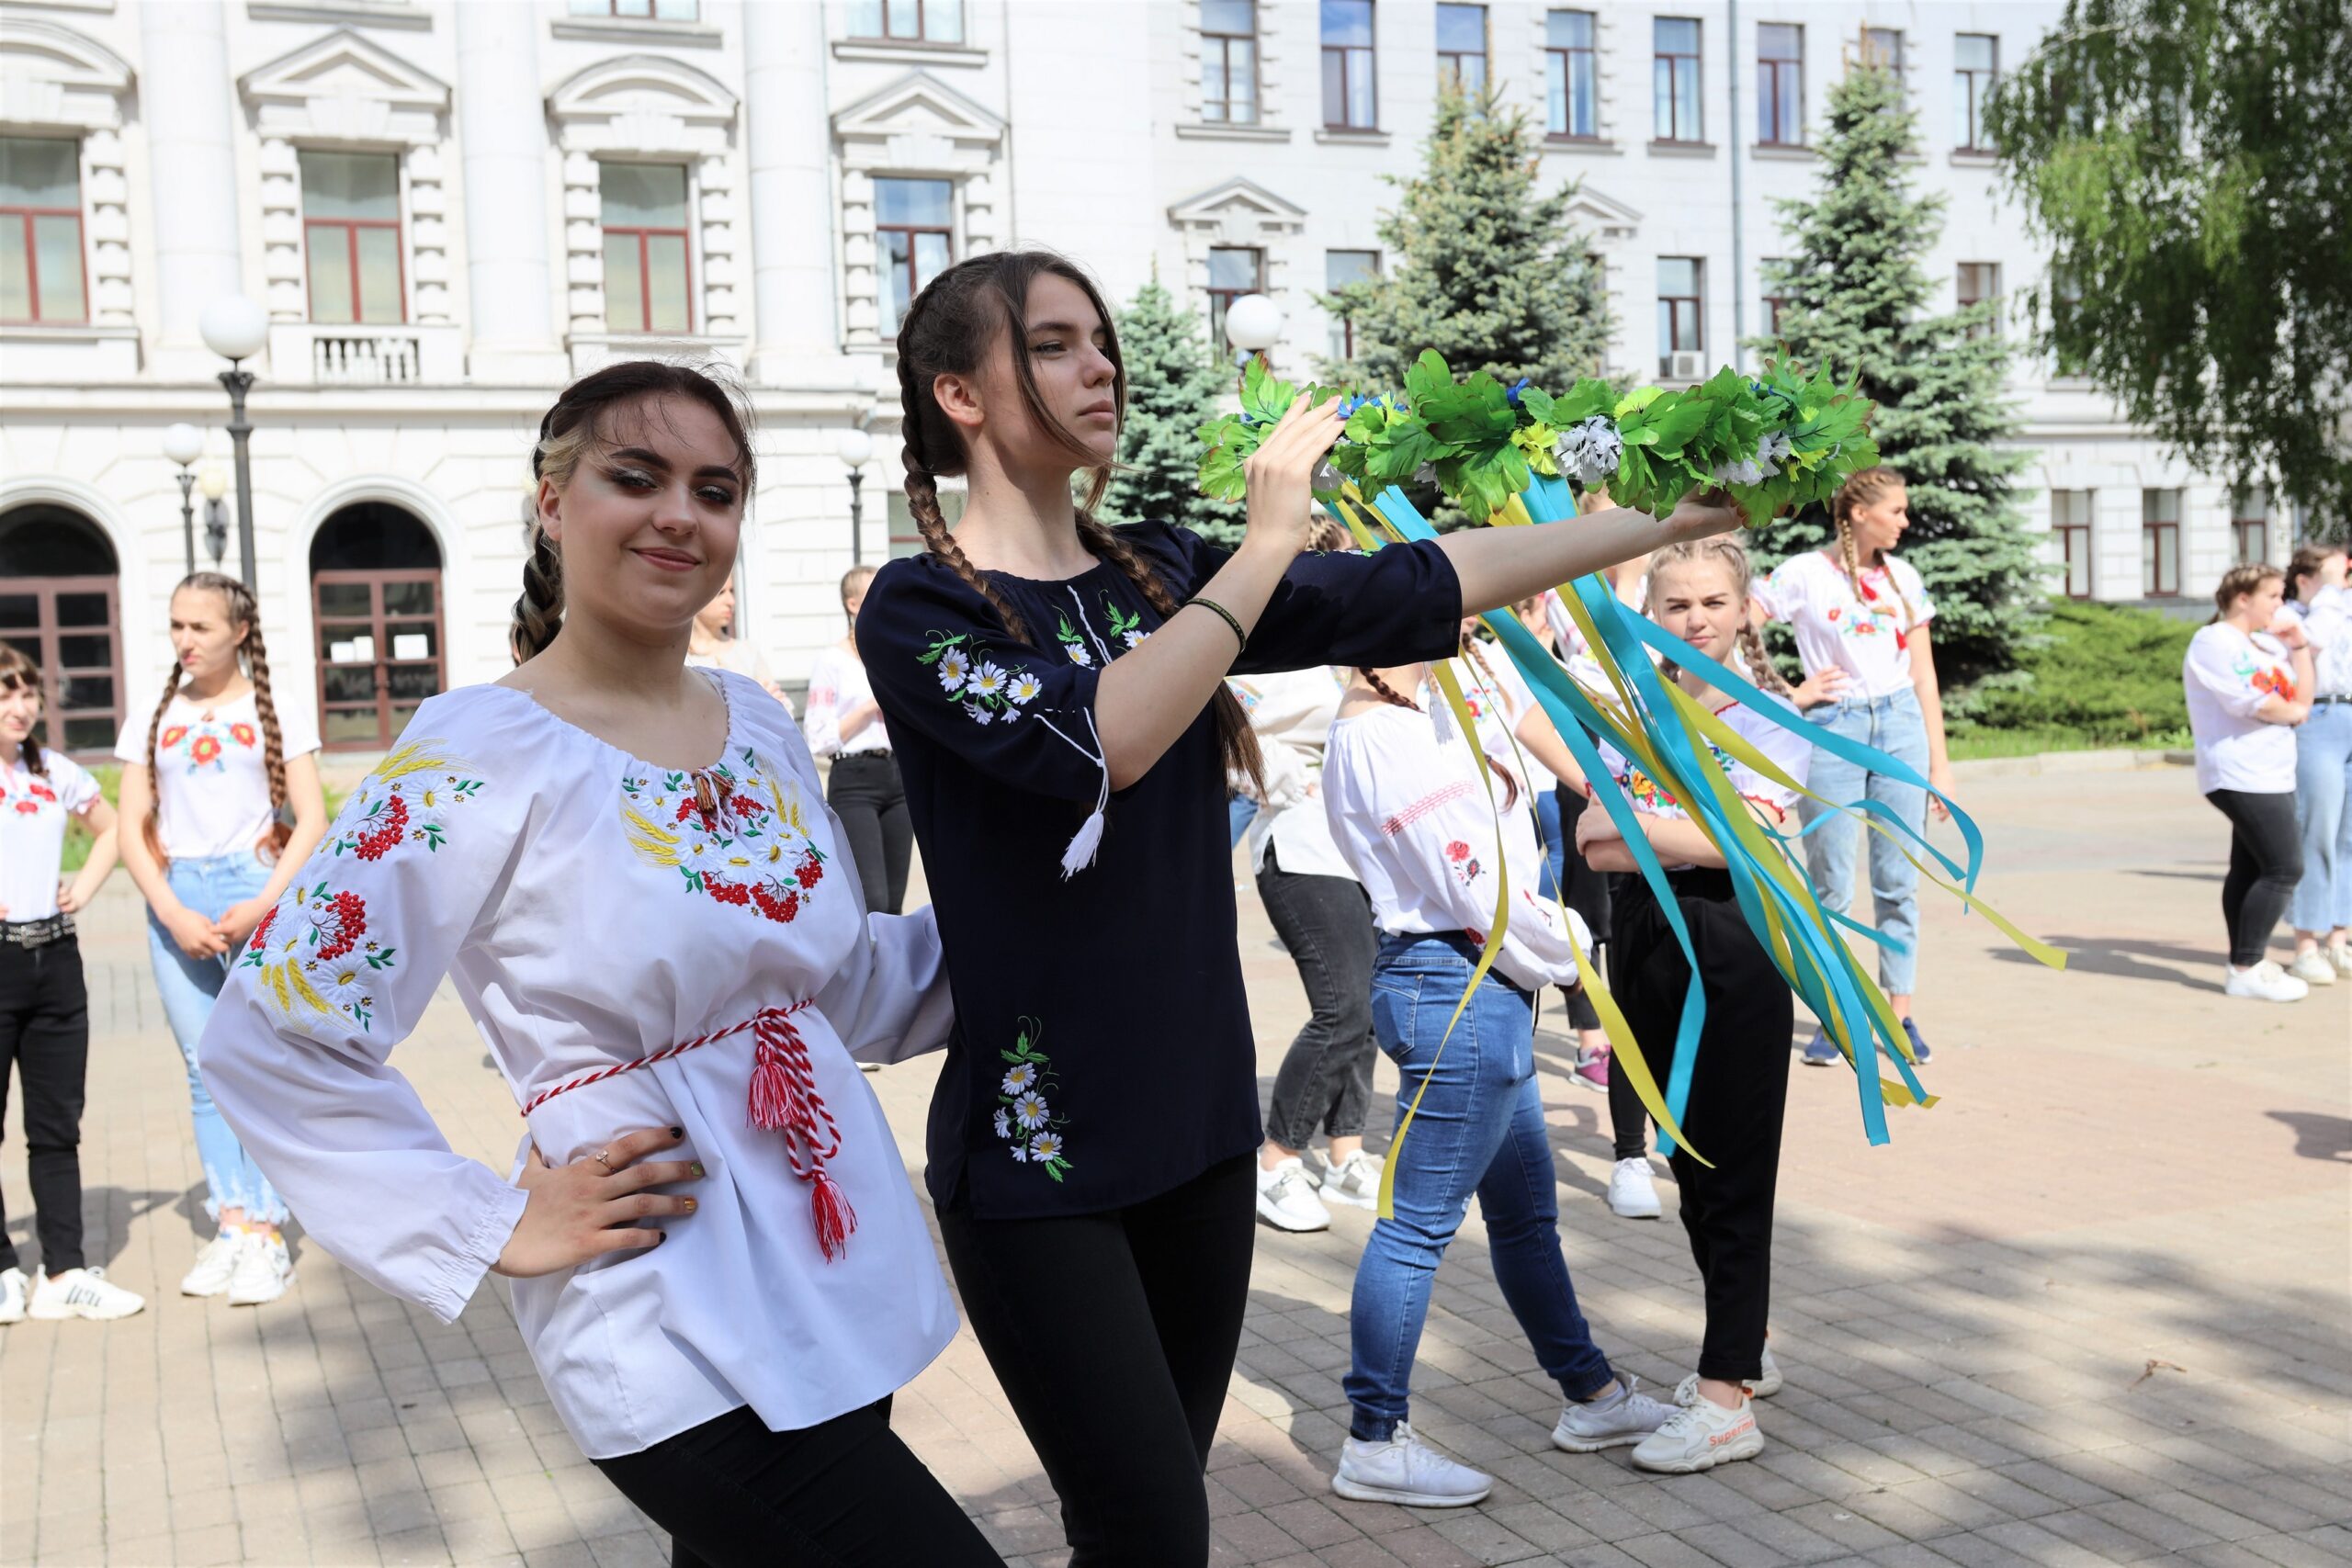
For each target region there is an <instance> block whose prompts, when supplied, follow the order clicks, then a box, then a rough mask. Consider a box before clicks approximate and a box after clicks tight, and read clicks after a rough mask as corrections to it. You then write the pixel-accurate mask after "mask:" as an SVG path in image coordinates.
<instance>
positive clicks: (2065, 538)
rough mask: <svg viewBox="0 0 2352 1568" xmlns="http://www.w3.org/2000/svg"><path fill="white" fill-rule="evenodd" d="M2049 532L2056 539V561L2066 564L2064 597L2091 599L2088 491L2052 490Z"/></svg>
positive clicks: (2089, 504)
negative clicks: (2057, 559)
mask: <svg viewBox="0 0 2352 1568" xmlns="http://www.w3.org/2000/svg"><path fill="white" fill-rule="evenodd" d="M2050 532H2051V533H2052V535H2054V536H2056V537H2057V540H2058V558H2059V559H2060V560H2062V561H2064V562H2065V564H2066V596H2067V597H2068V598H2070V599H2087V598H2089V597H2090V596H2091V492H2090V491H2086V490H2053V491H2051V492H2050Z"/></svg>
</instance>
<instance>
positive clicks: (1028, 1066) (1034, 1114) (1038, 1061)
mask: <svg viewBox="0 0 2352 1568" xmlns="http://www.w3.org/2000/svg"><path fill="white" fill-rule="evenodd" d="M1044 1032H1045V1026H1044V1025H1042V1024H1040V1023H1039V1022H1038V1021H1036V1020H1035V1019H1034V1018H1024V1019H1022V1020H1021V1021H1020V1025H1019V1032H1018V1033H1017V1034H1015V1035H1014V1037H1013V1042H1012V1049H1010V1050H1000V1051H998V1053H997V1055H1000V1056H1001V1057H1003V1058H1004V1061H1005V1064H1006V1065H1005V1071H1004V1081H1003V1084H1002V1086H1001V1089H1002V1092H1001V1093H1000V1094H998V1096H997V1110H996V1113H995V1115H994V1116H993V1118H991V1124H992V1125H993V1126H994V1127H995V1129H996V1135H997V1136H998V1137H999V1138H1001V1139H1002V1140H1003V1141H1004V1142H1005V1143H1007V1144H1009V1145H1012V1148H1011V1153H1012V1160H1013V1163H1014V1164H1015V1165H1034V1166H1042V1167H1044V1168H1045V1171H1046V1175H1047V1176H1049V1177H1051V1178H1053V1179H1055V1180H1056V1181H1059V1180H1062V1179H1064V1177H1065V1175H1066V1174H1067V1173H1068V1172H1069V1168H1070V1163H1069V1152H1068V1150H1069V1143H1068V1140H1067V1135H1066V1134H1065V1133H1064V1132H1063V1129H1064V1127H1066V1126H1067V1125H1068V1124H1069V1117H1067V1116H1057V1115H1055V1114H1054V1111H1053V1108H1052V1106H1050V1105H1049V1104H1047V1103H1046V1090H1047V1089H1050V1088H1052V1087H1053V1084H1054V1081H1055V1073H1054V1066H1053V1058H1052V1057H1050V1056H1048V1055H1046V1054H1045V1053H1044V1052H1043V1051H1040V1050H1038V1049H1037V1041H1038V1038H1039V1036H1041V1035H1042V1034H1043V1033H1044Z"/></svg>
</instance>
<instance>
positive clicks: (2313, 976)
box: [2287, 947, 2335, 986]
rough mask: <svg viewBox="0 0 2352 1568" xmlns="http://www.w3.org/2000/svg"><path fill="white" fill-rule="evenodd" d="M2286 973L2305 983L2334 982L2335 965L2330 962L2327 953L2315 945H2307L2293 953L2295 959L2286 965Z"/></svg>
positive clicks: (2313, 984)
mask: <svg viewBox="0 0 2352 1568" xmlns="http://www.w3.org/2000/svg"><path fill="white" fill-rule="evenodd" d="M2287 973H2288V974H2290V975H2291V976H2294V977H2295V978H2296V979H2298V980H2301V981H2302V982H2303V983H2304V984H2306V985H2311V986H2333V985H2334V984H2335V964H2330V963H2329V962H2328V961H2327V954H2326V953H2322V952H2321V951H2320V950H2319V949H2318V948H2316V947H2307V948H2305V949H2303V950H2302V952H2301V953H2297V954H2295V961H2294V962H2293V963H2292V964H2288V965H2287Z"/></svg>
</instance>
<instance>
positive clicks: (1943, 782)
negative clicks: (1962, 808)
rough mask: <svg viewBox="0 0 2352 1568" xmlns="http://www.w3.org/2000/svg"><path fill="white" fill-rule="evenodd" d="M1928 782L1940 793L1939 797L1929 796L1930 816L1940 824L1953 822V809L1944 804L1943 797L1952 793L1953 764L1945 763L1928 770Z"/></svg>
mask: <svg viewBox="0 0 2352 1568" xmlns="http://www.w3.org/2000/svg"><path fill="white" fill-rule="evenodd" d="M1928 783H1929V784H1933V785H1935V786H1936V789H1937V790H1938V792H1939V793H1938V794H1937V795H1929V796H1928V814H1929V815H1930V816H1932V817H1933V818H1935V819H1936V820H1937V821H1939V822H1949V821H1951V807H1949V806H1946V805H1945V804H1944V803H1943V800H1942V798H1941V796H1943V795H1950V794H1951V793H1952V783H1951V763H1950V762H1944V763H1941V764H1939V765H1938V766H1936V767H1932V768H1929V769H1928Z"/></svg>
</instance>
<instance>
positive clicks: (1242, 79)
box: [1225, 39, 1258, 125]
mask: <svg viewBox="0 0 2352 1568" xmlns="http://www.w3.org/2000/svg"><path fill="white" fill-rule="evenodd" d="M1225 47H1226V58H1227V61H1229V62H1231V65H1230V69H1231V76H1232V83H1231V85H1232V97H1233V118H1235V119H1236V120H1238V121H1239V122H1240V123H1241V124H1243V125H1254V124H1256V123H1257V120H1258V61H1257V53H1258V46H1257V45H1256V44H1255V43H1252V42H1250V41H1247V40H1245V39H1237V40H1235V41H1234V42H1232V43H1229V44H1227V45H1226V46H1225Z"/></svg>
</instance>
